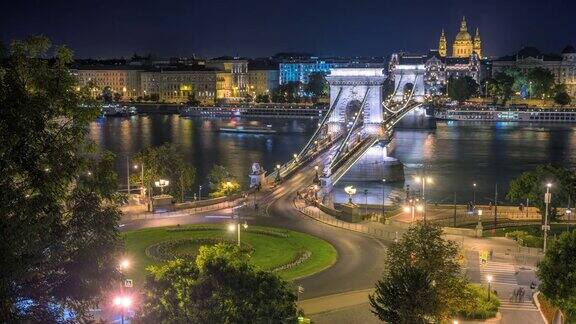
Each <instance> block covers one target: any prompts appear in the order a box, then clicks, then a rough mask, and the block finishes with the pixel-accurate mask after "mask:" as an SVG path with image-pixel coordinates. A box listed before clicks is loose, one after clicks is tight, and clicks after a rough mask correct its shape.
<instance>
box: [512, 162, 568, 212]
mask: <svg viewBox="0 0 576 324" xmlns="http://www.w3.org/2000/svg"><path fill="white" fill-rule="evenodd" d="M547 183H551V184H552V189H551V191H552V201H551V202H550V209H549V213H548V217H549V218H548V220H549V221H550V220H555V219H556V218H557V217H558V211H557V207H559V206H562V205H563V206H566V205H567V204H568V200H569V197H573V195H574V192H575V190H576V177H575V175H574V173H573V172H571V171H570V170H568V169H566V168H563V167H555V166H552V165H540V166H537V167H536V168H535V169H534V170H530V171H526V172H524V173H522V174H521V175H520V176H519V177H518V178H516V179H514V180H512V181H511V182H510V188H509V189H508V194H507V195H506V198H507V199H508V200H511V201H514V202H518V203H525V202H526V200H528V201H529V203H530V205H532V206H535V207H537V208H538V209H539V211H540V215H542V216H544V213H545V212H546V204H545V203H544V193H545V192H546V184H547ZM542 221H544V217H542Z"/></svg>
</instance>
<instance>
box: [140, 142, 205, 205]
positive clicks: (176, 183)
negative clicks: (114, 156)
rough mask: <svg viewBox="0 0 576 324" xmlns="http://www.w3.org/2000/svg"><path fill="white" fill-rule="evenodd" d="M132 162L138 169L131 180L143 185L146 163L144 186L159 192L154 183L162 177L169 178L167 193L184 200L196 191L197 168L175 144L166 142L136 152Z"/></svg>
mask: <svg viewBox="0 0 576 324" xmlns="http://www.w3.org/2000/svg"><path fill="white" fill-rule="evenodd" d="M132 163H133V164H134V165H135V166H136V168H135V169H137V170H138V171H136V172H133V173H132V176H131V178H130V182H131V183H132V184H134V185H139V186H142V169H140V168H142V164H144V187H145V188H148V190H152V191H154V193H157V194H159V193H160V192H159V189H154V183H155V182H156V181H158V180H160V179H163V180H168V181H169V185H168V187H166V188H164V192H165V193H169V194H170V195H172V196H174V197H176V198H178V199H179V200H180V201H183V200H184V197H185V196H186V194H188V193H191V192H194V189H195V188H194V187H193V184H194V179H195V177H196V170H195V169H194V167H192V166H191V165H189V164H188V163H187V162H186V161H185V160H184V155H183V154H182V149H181V148H180V147H179V146H178V145H175V144H169V143H166V144H164V145H161V146H157V147H149V148H147V149H145V150H143V151H142V152H140V153H138V154H136V156H135V157H134V158H133V159H132Z"/></svg>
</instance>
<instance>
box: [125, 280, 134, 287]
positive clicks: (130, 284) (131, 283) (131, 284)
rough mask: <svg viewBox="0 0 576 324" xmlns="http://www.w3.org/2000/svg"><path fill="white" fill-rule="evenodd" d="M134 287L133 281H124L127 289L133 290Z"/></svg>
mask: <svg viewBox="0 0 576 324" xmlns="http://www.w3.org/2000/svg"><path fill="white" fill-rule="evenodd" d="M133 285H134V283H133V282H132V279H126V280H124V287H126V288H132V286H133Z"/></svg>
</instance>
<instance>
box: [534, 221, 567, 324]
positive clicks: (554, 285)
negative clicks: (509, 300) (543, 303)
mask: <svg viewBox="0 0 576 324" xmlns="http://www.w3.org/2000/svg"><path fill="white" fill-rule="evenodd" d="M538 278H540V281H541V284H540V291H541V292H542V293H543V294H544V296H546V297H547V298H548V299H549V300H550V301H551V302H552V304H553V305H554V306H556V307H558V308H560V309H562V311H563V312H564V314H565V315H566V316H567V317H568V318H569V319H570V320H569V321H568V322H569V323H572V322H573V321H574V320H576V231H570V232H564V233H562V234H561V235H560V237H558V239H556V240H553V241H552V242H551V244H550V247H549V248H548V249H547V250H546V254H545V255H544V259H543V260H542V261H541V262H540V263H539V264H538Z"/></svg>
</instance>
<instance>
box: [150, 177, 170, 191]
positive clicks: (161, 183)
mask: <svg viewBox="0 0 576 324" xmlns="http://www.w3.org/2000/svg"><path fill="white" fill-rule="evenodd" d="M169 184H170V181H168V180H164V179H160V180H158V181H156V182H154V185H155V186H156V187H158V188H160V194H162V195H163V194H164V187H167V186H168V185H169Z"/></svg>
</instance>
